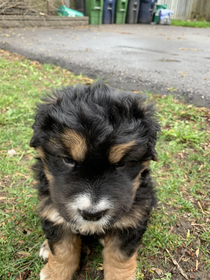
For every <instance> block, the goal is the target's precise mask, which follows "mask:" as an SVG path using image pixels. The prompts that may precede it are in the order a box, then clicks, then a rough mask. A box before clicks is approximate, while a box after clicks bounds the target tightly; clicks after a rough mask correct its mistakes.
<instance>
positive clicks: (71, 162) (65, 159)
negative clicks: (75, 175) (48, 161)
mask: <svg viewBox="0 0 210 280" xmlns="http://www.w3.org/2000/svg"><path fill="white" fill-rule="evenodd" d="M63 162H64V163H65V164H67V165H68V166H70V167H74V166H75V161H74V160H73V159H72V158H70V157H63Z"/></svg>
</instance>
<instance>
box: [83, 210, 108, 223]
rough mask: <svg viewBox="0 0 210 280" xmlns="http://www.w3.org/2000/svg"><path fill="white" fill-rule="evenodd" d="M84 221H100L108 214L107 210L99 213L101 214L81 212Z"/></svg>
mask: <svg viewBox="0 0 210 280" xmlns="http://www.w3.org/2000/svg"><path fill="white" fill-rule="evenodd" d="M79 212H80V214H81V215H82V217H83V219H84V220H86V221H93V222H95V221H99V220H100V219H101V218H102V217H103V216H104V215H105V213H106V212H107V210H103V211H99V212H89V211H86V210H79Z"/></svg>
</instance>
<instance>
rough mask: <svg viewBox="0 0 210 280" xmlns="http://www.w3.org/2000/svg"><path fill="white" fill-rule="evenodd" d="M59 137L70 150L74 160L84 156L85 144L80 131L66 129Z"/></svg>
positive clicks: (79, 159) (81, 158)
mask: <svg viewBox="0 0 210 280" xmlns="http://www.w3.org/2000/svg"><path fill="white" fill-rule="evenodd" d="M61 138H62V140H63V143H64V144H65V146H66V147H67V148H68V149H69V150H70V153H71V156H72V158H73V159H74V160H76V161H81V160H83V159H84V158H85V154H86V152H87V144H86V141H85V138H84V137H83V136H82V135H81V134H80V133H77V132H76V131H74V130H71V129H68V130H66V131H65V132H64V133H63V134H62V135H61Z"/></svg>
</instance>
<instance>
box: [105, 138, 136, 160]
mask: <svg viewBox="0 0 210 280" xmlns="http://www.w3.org/2000/svg"><path fill="white" fill-rule="evenodd" d="M134 145H135V140H133V141H131V142H128V143H123V144H119V145H115V146H113V147H111V149H110V151H109V161H110V162H111V163H113V164H115V163H118V162H119V161H120V160H121V159H122V157H123V156H124V155H125V154H126V153H127V152H128V151H129V150H130V149H131V147H132V146H134Z"/></svg>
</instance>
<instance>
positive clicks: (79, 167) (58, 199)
mask: <svg viewBox="0 0 210 280" xmlns="http://www.w3.org/2000/svg"><path fill="white" fill-rule="evenodd" d="M111 91H112V90H111V89H109V88H107V87H105V86H103V85H101V84H98V85H95V86H92V87H90V88H76V89H71V88H67V89H64V90H63V91H59V92H58V93H57V94H56V96H54V97H53V99H48V100H47V102H45V103H43V104H41V105H40V106H39V108H38V112H37V116H36V122H35V124H34V136H33V138H32V140H31V146H33V147H35V148H36V149H37V150H38V152H39V156H40V158H41V160H42V166H43V169H44V175H45V176H46V179H47V187H46V188H45V192H43V193H42V191H41V194H42V196H43V197H44V198H45V199H47V201H48V202H47V203H48V204H50V207H51V208H50V209H53V211H51V212H50V211H49V213H48V214H47V215H48V216H47V218H48V219H49V220H52V221H54V222H59V223H62V222H65V223H68V224H69V225H71V226H72V227H73V228H74V229H75V230H77V231H79V232H80V233H103V232H104V230H106V229H108V228H109V227H111V226H112V225H113V224H114V223H115V222H116V221H118V220H119V219H120V218H121V217H122V216H123V215H125V214H126V213H127V212H129V211H130V209H131V208H132V205H133V203H134V200H135V194H136V191H137V189H138V188H139V187H140V181H141V175H142V173H143V172H144V170H145V169H146V168H148V165H149V161H150V160H155V159H156V152H155V149H154V143H155V139H156V133H157V131H158V129H159V126H158V125H157V123H156V121H155V120H154V119H152V117H151V115H152V114H153V112H152V109H151V108H150V107H147V106H145V105H144V104H143V100H142V98H141V97H140V96H137V95H131V94H125V93H122V94H120V93H118V94H116V93H114V92H111Z"/></svg>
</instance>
